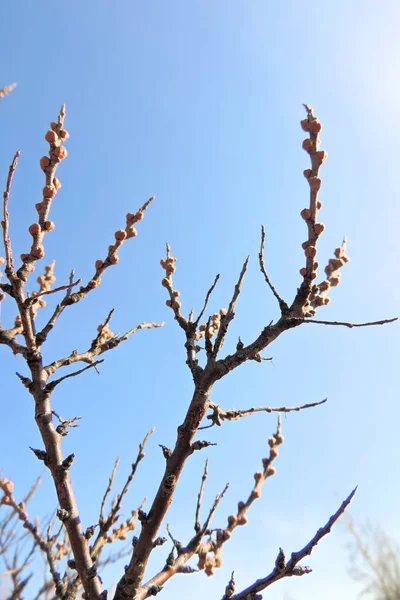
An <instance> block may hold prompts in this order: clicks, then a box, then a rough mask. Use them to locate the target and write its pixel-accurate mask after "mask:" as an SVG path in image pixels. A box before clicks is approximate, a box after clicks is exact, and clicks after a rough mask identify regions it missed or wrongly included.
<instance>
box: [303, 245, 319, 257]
mask: <svg viewBox="0 0 400 600" xmlns="http://www.w3.org/2000/svg"><path fill="white" fill-rule="evenodd" d="M304 254H305V255H306V256H307V258H314V256H315V255H316V254H317V249H316V248H315V246H308V247H307V248H306V249H305V250H304Z"/></svg>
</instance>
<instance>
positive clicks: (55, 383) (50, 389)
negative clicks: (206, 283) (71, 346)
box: [46, 358, 104, 391]
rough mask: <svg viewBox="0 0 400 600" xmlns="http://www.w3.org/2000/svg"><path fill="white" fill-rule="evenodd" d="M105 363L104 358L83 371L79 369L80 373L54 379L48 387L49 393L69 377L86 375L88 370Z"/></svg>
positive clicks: (75, 372)
mask: <svg viewBox="0 0 400 600" xmlns="http://www.w3.org/2000/svg"><path fill="white" fill-rule="evenodd" d="M103 362H104V358H102V359H101V360H96V361H95V362H92V363H91V364H90V365H88V366H87V367H83V369H79V371H74V372H73V373H68V375H64V376H63V377H60V378H59V379H54V380H53V381H50V383H48V384H47V386H46V387H47V389H48V390H49V391H53V390H54V388H55V387H56V385H58V384H59V383H61V382H62V381H64V379H68V378H69V377H76V376H77V375H80V374H81V373H84V372H85V371H87V370H88V369H95V368H96V367H97V365H100V364H101V363H103Z"/></svg>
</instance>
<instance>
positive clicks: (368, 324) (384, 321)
mask: <svg viewBox="0 0 400 600" xmlns="http://www.w3.org/2000/svg"><path fill="white" fill-rule="evenodd" d="M398 318H399V317H393V318H392V319H382V320H381V321H369V322H366V323H350V322H347V321H321V320H319V319H305V320H304V321H303V323H317V324H318V325H339V326H343V327H349V328H350V329H352V328H353V327H370V326H373V325H386V324H387V323H394V321H397V320H398Z"/></svg>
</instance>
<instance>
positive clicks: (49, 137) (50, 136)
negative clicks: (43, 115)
mask: <svg viewBox="0 0 400 600" xmlns="http://www.w3.org/2000/svg"><path fill="white" fill-rule="evenodd" d="M44 139H45V140H46V142H49V144H54V143H55V142H56V141H57V140H58V137H57V134H56V132H55V131H53V130H51V129H49V131H48V132H47V133H46V135H45V136H44Z"/></svg>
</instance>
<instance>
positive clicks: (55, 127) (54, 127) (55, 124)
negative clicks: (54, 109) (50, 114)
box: [50, 121, 58, 131]
mask: <svg viewBox="0 0 400 600" xmlns="http://www.w3.org/2000/svg"><path fill="white" fill-rule="evenodd" d="M57 125H58V124H57V123H55V122H54V121H52V122H51V123H50V127H51V129H52V130H53V131H55V130H56V129H57Z"/></svg>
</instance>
